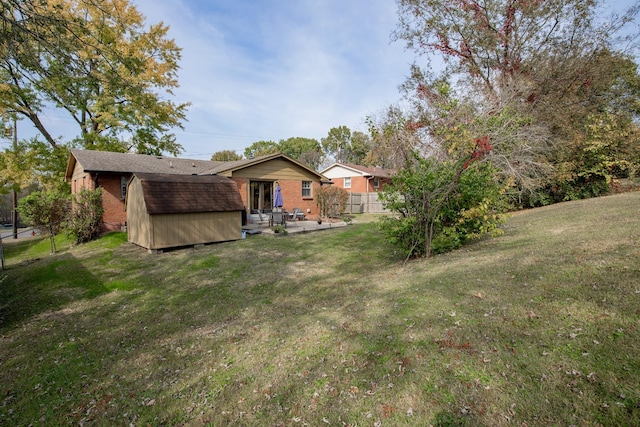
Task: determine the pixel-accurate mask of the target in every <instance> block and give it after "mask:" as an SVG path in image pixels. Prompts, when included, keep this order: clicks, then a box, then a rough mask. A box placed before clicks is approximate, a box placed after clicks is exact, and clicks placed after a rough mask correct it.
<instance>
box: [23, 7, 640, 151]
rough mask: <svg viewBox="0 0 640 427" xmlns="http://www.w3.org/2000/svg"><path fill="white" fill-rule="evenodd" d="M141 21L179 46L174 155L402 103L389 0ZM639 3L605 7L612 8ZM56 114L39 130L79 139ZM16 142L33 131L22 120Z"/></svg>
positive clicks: (402, 69)
mask: <svg viewBox="0 0 640 427" xmlns="http://www.w3.org/2000/svg"><path fill="white" fill-rule="evenodd" d="M131 1H132V2H133V3H134V4H135V5H136V6H137V8H138V10H139V11H140V12H141V13H142V14H143V15H145V17H146V18H147V19H146V22H147V24H155V23H158V22H164V23H165V24H166V25H168V26H169V34H168V37H169V38H172V39H174V40H175V41H176V43H177V45H178V46H180V47H181V48H182V59H181V61H180V67H181V68H180V70H179V73H178V80H179V84H180V87H179V88H178V89H175V90H174V94H175V97H174V98H173V100H174V102H176V103H183V102H190V103H191V106H190V107H189V109H188V111H187V121H186V122H185V123H184V128H185V129H184V130H181V129H177V128H176V129H174V133H175V135H176V139H177V142H178V143H180V144H181V145H182V146H183V148H184V152H183V153H181V155H180V157H186V158H192V159H210V158H211V155H212V154H213V153H215V152H217V151H222V150H233V151H235V152H236V153H238V154H243V152H244V150H245V148H247V147H249V146H250V145H251V144H252V143H253V142H256V141H264V140H270V141H274V142H278V141H280V140H282V139H288V138H291V137H304V138H314V139H317V140H318V141H319V140H320V139H321V138H323V137H325V136H327V134H328V132H329V130H330V129H331V128H333V127H338V126H343V125H344V126H347V127H349V129H351V130H352V131H355V130H359V131H363V132H366V131H367V128H366V125H365V118H366V117H367V116H371V115H376V114H379V113H380V112H381V111H382V110H383V109H384V108H385V107H387V106H389V105H391V104H395V103H398V102H400V99H401V95H400V92H399V89H398V87H399V86H400V85H401V84H402V83H403V82H404V80H405V79H406V78H407V76H408V74H409V67H410V64H411V63H413V62H414V61H415V60H418V61H420V60H419V58H416V57H415V55H414V53H413V52H410V51H407V50H406V49H405V45H404V42H402V41H396V42H392V41H391V33H392V31H393V30H394V29H395V27H396V23H397V5H396V1H395V0H259V1H256V0H131ZM637 1H638V0H624V1H622V2H620V1H619V0H609V2H610V3H612V4H616V5H623V4H631V3H637ZM70 120H71V119H70V117H68V116H67V115H66V113H65V112H63V111H47V112H46V113H45V116H44V121H45V123H47V124H48V126H49V127H50V128H51V129H53V132H52V134H53V135H55V136H62V138H63V140H68V139H71V138H73V137H74V136H75V135H76V134H77V128H76V125H75V124H73V123H71V122H70ZM19 126H20V127H24V128H26V129H22V130H21V129H19V134H22V135H21V137H23V136H25V134H27V136H28V134H30V133H32V132H33V134H34V135H35V131H34V129H29V127H32V125H31V124H30V123H27V121H22V122H21V123H20V124H19Z"/></svg>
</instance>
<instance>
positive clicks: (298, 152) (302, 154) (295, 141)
mask: <svg viewBox="0 0 640 427" xmlns="http://www.w3.org/2000/svg"><path fill="white" fill-rule="evenodd" d="M278 149H279V150H280V152H281V153H283V154H286V155H287V156H289V157H291V158H292V159H295V160H298V161H299V162H301V163H304V164H305V165H307V166H309V167H310V168H312V169H317V168H318V166H319V165H320V163H321V162H322V160H323V159H324V153H323V152H322V148H321V147H320V143H319V142H318V140H316V139H313V138H302V137H293V138H288V139H283V140H280V142H279V143H278Z"/></svg>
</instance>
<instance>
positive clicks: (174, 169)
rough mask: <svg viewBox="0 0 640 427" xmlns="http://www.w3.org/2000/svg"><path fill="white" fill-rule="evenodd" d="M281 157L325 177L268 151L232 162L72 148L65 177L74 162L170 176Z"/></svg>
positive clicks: (218, 170)
mask: <svg viewBox="0 0 640 427" xmlns="http://www.w3.org/2000/svg"><path fill="white" fill-rule="evenodd" d="M278 157H282V158H285V159H287V160H288V161H290V162H292V163H295V164H297V165H299V166H300V167H302V168H304V169H306V170H308V171H310V172H311V173H313V174H314V175H316V176H317V177H318V179H319V180H321V181H327V179H326V178H325V177H324V176H323V175H322V174H320V173H318V172H316V171H314V170H313V169H311V168H309V167H308V166H305V165H304V164H302V163H300V162H297V161H296V160H293V159H291V158H289V157H287V156H285V155H283V154H281V153H276V154H268V155H265V156H259V157H254V158H253V159H242V160H236V161H232V162H216V161H211V160H191V159H182V158H178V157H165V156H150V155H147V154H132V153H115V152H109V151H95V150H71V156H70V160H69V162H68V164H67V171H66V179H67V180H70V179H71V175H72V174H73V168H74V166H75V162H78V163H80V165H81V166H82V168H83V169H84V170H85V171H87V172H103V173H106V172H116V173H136V172H139V173H162V174H172V175H215V174H221V173H223V172H227V171H235V170H238V169H242V168H245V167H248V166H252V165H256V164H259V163H262V162H265V161H269V160H271V159H275V158H278Z"/></svg>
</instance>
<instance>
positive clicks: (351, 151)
mask: <svg viewBox="0 0 640 427" xmlns="http://www.w3.org/2000/svg"><path fill="white" fill-rule="evenodd" d="M321 144H322V149H323V150H324V152H325V154H326V155H327V156H328V157H329V158H331V159H333V161H335V162H337V163H353V164H358V165H360V164H363V163H364V161H365V158H366V156H367V154H368V153H369V151H370V150H371V145H372V142H371V139H370V138H369V136H368V135H367V134H365V133H362V132H357V131H356V132H351V129H349V128H348V127H346V126H338V127H335V128H331V129H330V130H329V133H328V134H327V136H326V137H325V138H322V140H321Z"/></svg>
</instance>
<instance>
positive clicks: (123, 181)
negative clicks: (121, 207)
mask: <svg viewBox="0 0 640 427" xmlns="http://www.w3.org/2000/svg"><path fill="white" fill-rule="evenodd" d="M128 181H129V179H127V177H126V176H123V177H120V197H122V200H124V199H125V197H127V182H128Z"/></svg>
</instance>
